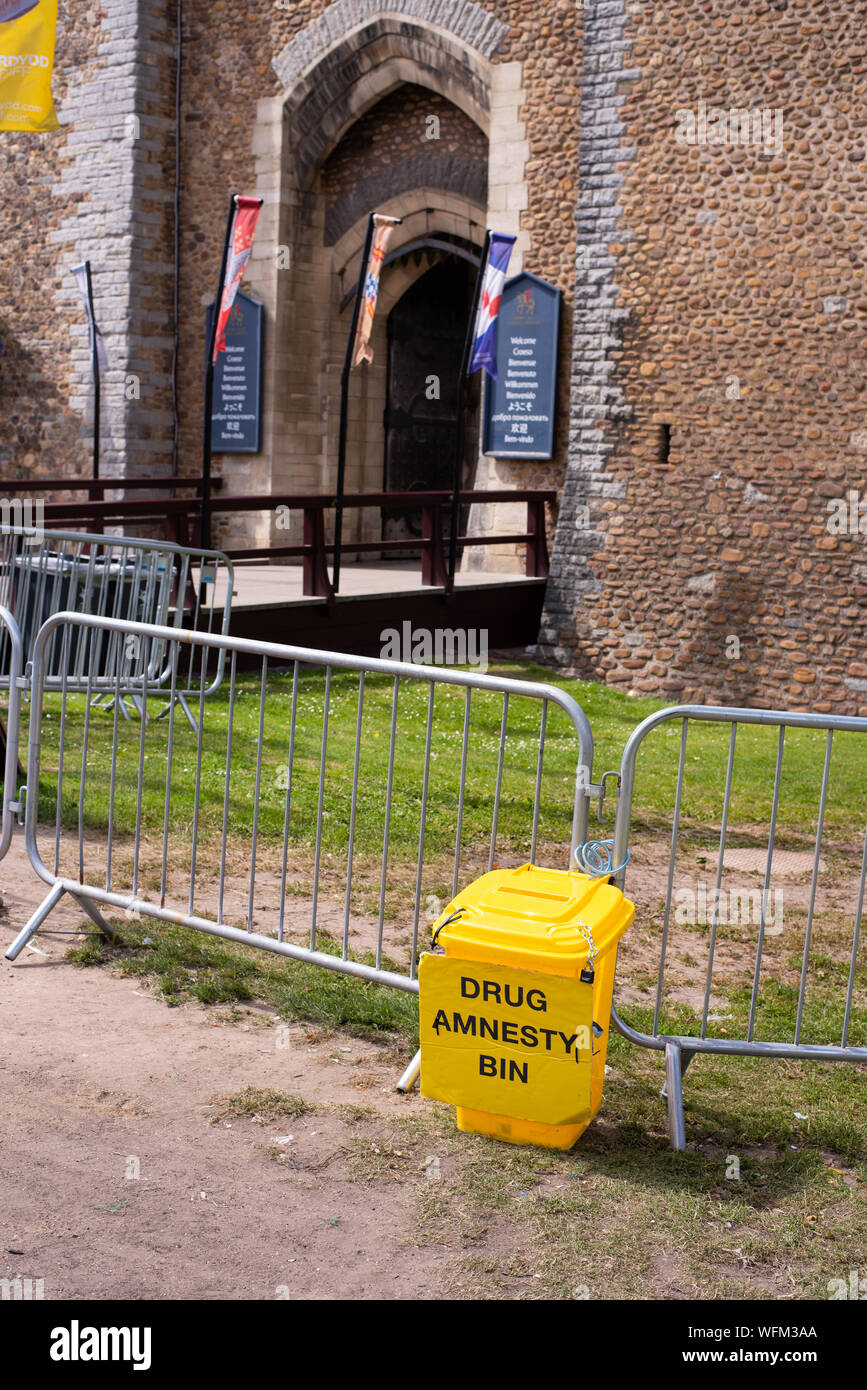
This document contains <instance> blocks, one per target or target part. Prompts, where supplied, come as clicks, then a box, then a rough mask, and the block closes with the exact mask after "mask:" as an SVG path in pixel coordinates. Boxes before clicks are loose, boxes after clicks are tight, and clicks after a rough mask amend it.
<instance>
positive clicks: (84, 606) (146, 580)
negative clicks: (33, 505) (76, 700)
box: [0, 525, 234, 723]
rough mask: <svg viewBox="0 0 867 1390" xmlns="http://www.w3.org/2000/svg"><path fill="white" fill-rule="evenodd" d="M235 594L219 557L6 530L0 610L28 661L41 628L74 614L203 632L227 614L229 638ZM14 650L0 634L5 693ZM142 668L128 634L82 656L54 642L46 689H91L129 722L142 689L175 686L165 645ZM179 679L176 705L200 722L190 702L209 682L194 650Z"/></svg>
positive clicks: (1, 541)
mask: <svg viewBox="0 0 867 1390" xmlns="http://www.w3.org/2000/svg"><path fill="white" fill-rule="evenodd" d="M233 586H234V569H233V566H232V564H231V561H230V560H228V559H227V557H226V556H225V555H223V554H222V553H221V552H219V551H211V550H192V549H187V548H184V547H182V546H179V545H174V544H172V543H170V542H163V541H152V540H146V539H139V538H137V537H130V536H90V535H85V534H79V533H78V532H72V531H44V530H40V529H36V528H28V527H24V526H8V525H2V526H0V605H3V606H5V607H6V608H8V609H9V610H10V612H11V613H12V614H13V616H14V617H15V620H16V622H17V624H18V629H19V631H20V633H21V639H22V642H23V645H24V652H25V658H26V657H27V656H29V653H30V650H31V647H32V645H33V642H34V640H35V637H36V633H37V632H38V630H39V628H40V627H41V625H42V623H43V622H44V621H45V620H46V619H47V618H49V617H50V616H51V615H52V614H53V613H57V612H60V611H62V610H68V609H75V610H77V611H80V612H83V613H92V614H95V615H97V616H100V617H109V618H115V619H118V620H122V621H141V622H150V623H157V624H165V625H167V626H174V627H175V628H182V627H183V628H187V627H189V628H192V629H193V630H195V631H200V632H207V633H212V632H214V630H215V626H216V615H217V614H218V613H220V612H221V613H222V617H221V619H220V622H219V631H220V633H221V634H223V635H225V634H226V633H227V632H228V630H229V622H230V619H231V603H232V592H233ZM118 649H120V651H121V652H122V663H121V656H120V655H119V651H118ZM9 650H10V648H9V639H8V636H7V635H5V634H3V633H2V632H0V689H2V688H3V687H4V686H8V683H9ZM142 660H143V655H142V651H141V649H140V648H139V647H138V646H137V645H136V643H135V642H131V641H129V640H128V634H127V633H125V632H123V631H113V632H109V633H105V634H102V635H101V637H100V639H99V641H98V642H96V643H94V642H89V643H88V647H87V651H86V652H85V646H84V644H83V643H82V642H81V641H79V640H78V638H77V635H76V636H75V638H74V640H73V642H72V645H71V646H70V647H68V648H67V649H65V650H64V649H61V646H60V644H59V643H58V642H55V643H54V644H53V645H52V646H51V648H49V650H48V651H47V652H46V656H45V687H46V689H48V690H58V689H60V687H61V685H63V688H64V689H66V690H67V691H72V690H82V689H84V688H85V687H86V688H87V689H88V691H90V692H91V694H92V695H93V697H94V698H95V700H96V701H97V702H98V701H100V700H103V699H108V700H109V701H112V700H119V701H120V708H121V712H122V713H123V714H124V716H126V717H128V716H127V710H126V701H127V700H130V701H131V702H132V703H133V704H134V705H136V706H137V707H138V708H139V710H140V707H141V690H142V684H143V682H144V684H145V685H146V687H147V690H148V692H149V693H154V692H156V691H158V690H160V689H164V688H165V687H166V686H167V685H168V683H169V679H170V671H169V666H168V662H167V650H166V648H165V646H161V645H160V644H157V643H154V644H152V645H151V647H150V648H149V652H148V665H147V667H144V666H143V664H142ZM119 665H121V667H122V669H121V670H120V680H119V681H118V668H119ZM223 667H224V658H223V657H222V654H221V656H220V659H219V660H218V661H217V663H216V669H215V670H214V673H213V675H212V677H211V680H210V685H209V687H208V689H207V690H206V694H208V695H210V694H212V693H213V692H214V691H215V690H216V689H217V687H218V686H219V684H220V682H221V680H222V677H223ZM177 675H178V680H177V689H176V691H175V696H174V698H175V699H176V700H177V701H178V703H179V704H180V705H181V707H182V708H183V710H184V712H185V714H186V715H187V718H188V719H189V720H190V721H191V722H192V723H194V722H195V721H194V716H193V713H192V710H191V708H190V701H192V700H195V699H197V698H198V695H199V684H200V681H201V680H202V679H203V674H202V672H201V670H197V667H196V661H195V659H194V654H193V652H192V651H191V652H190V653H188V657H187V660H186V662H185V663H184V666H183V668H182V669H181V670H180V671H179V672H177ZM109 707H110V706H109Z"/></svg>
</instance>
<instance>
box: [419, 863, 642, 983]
mask: <svg viewBox="0 0 867 1390" xmlns="http://www.w3.org/2000/svg"><path fill="white" fill-rule="evenodd" d="M455 913H460V915H459V916H456V917H454V920H453V921H450V922H448V925H445V923H446V922H447V920H448V918H450V917H452V916H453V914H455ZM634 917H635V904H634V903H631V902H630V901H629V900H628V898H625V897H624V895H623V893H622V892H621V891H620V889H619V888H616V887H615V886H614V885H613V884H611V883H609V882H608V881H607V879H604V878H594V877H592V876H590V875H588V874H581V873H577V872H571V871H568V870H563V869H540V868H537V867H536V866H535V865H534V864H524V865H522V866H521V868H518V869H494V870H493V871H492V872H491V873H488V874H484V875H483V876H482V877H481V878H479V879H477V880H476V881H475V883H471V884H470V885H469V887H467V888H464V889H463V890H462V891H461V892H460V893H458V895H457V897H455V898H453V899H452V901H451V902H450V903H449V905H448V907H446V909H445V910H444V911H443V912H442V913H441V914H440V917H439V918H438V919H437V922H436V923H435V925H434V933H435V934H436V932H437V927H439V925H440V923H442V924H443V926H442V928H441V930H440V932H439V934H438V936H437V941H438V944H440V945H442V946H444V947H445V949H446V954H447V955H456V956H461V957H463V958H464V959H466V960H477V961H485V960H488V961H490V960H496V961H500V962H501V963H502V964H511V965H514V966H522V967H523V968H524V969H529V970H540V971H543V972H547V973H549V974H554V975H572V974H575V973H577V972H578V971H580V970H581V968H582V967H583V966H584V965H586V963H587V958H588V955H589V953H590V943H591V940H592V944H593V951H594V954H595V955H596V956H598V955H602V954H604V953H605V952H606V951H609V950H610V949H611V948H612V947H613V946H614V945H616V943H617V942H618V941H619V939H620V937H621V936H622V935H623V933H624V932H625V931H626V929H627V927H628V926H629V925H630V924H631V922H632V920H633V918H634Z"/></svg>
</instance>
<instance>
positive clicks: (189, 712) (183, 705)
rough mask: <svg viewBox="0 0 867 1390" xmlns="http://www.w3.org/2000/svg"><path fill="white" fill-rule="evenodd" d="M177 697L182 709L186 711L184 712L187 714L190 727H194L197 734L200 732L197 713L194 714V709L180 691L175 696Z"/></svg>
mask: <svg viewBox="0 0 867 1390" xmlns="http://www.w3.org/2000/svg"><path fill="white" fill-rule="evenodd" d="M175 699H176V700H177V702H178V704H179V705H180V707H181V709H182V710H183V711H184V714H185V715H186V716H187V719H188V720H189V724H190V728H191V729H192V731H193V733H194V734H197V733H198V732H199V721H198V720H197V719H196V717H195V715H194V714H193V711H192V710H191V709H190V707H189V705H188V704H187V702H186V700H185V699H184V697H183V695H181V694H180V693H179V694H177V695H176V696H175Z"/></svg>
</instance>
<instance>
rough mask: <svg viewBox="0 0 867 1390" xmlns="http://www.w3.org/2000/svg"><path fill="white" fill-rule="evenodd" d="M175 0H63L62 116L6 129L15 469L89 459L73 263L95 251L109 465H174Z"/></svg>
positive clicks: (8, 394) (8, 356)
mask: <svg viewBox="0 0 867 1390" xmlns="http://www.w3.org/2000/svg"><path fill="white" fill-rule="evenodd" d="M173 9H174V6H173V5H165V4H158V3H147V0H103V3H102V5H101V6H81V7H79V6H75V5H72V4H64V3H61V6H60V18H59V28H58V45H57V55H56V66H55V77H54V93H55V98H56V105H57V111H58V117H59V119H60V123H61V129H60V130H59V131H58V132H55V133H52V134H47V135H28V134H24V133H21V134H17V133H15V134H8V133H6V132H4V133H2V134H0V147H2V151H3V161H2V165H0V207H2V213H0V217H2V223H3V235H2V236H0V284H2V286H3V290H4V294H3V302H4V305H5V306H6V307H5V308H4V309H3V310H2V311H0V313H2V319H0V322H2V325H3V326H2V328H0V337H2V339H3V354H2V357H0V382H2V387H0V390H2V399H3V405H4V416H5V420H6V422H7V429H6V431H5V432H4V441H3V445H2V449H0V466H2V471H3V473H5V474H6V475H7V476H9V477H13V476H14V477H22V476H25V477H26V476H27V475H28V474H29V473H31V472H32V473H33V474H39V475H42V476H46V475H52V474H56V473H70V474H75V475H77V476H87V474H88V473H89V471H90V467H91V444H90V441H91V428H92V393H91V381H90V354H89V350H88V338H87V330H86V326H85V321H84V315H83V310H82V306H81V302H80V300H79V297H78V292H77V289H76V287H75V282H74V281H73V279H72V277H71V275H70V267H71V266H73V265H74V264H76V263H78V262H80V261H83V260H86V259H89V260H90V261H91V264H92V273H93V281H94V298H95V304H96V315H97V320H98V322H99V324H100V327H101V329H102V332H103V335H104V337H105V340H106V348H107V352H108V358H109V370H108V371H107V372H106V374H105V375H104V377H103V382H102V398H103V399H102V445H103V448H102V463H103V471H104V473H105V474H106V475H118V476H120V475H124V474H133V473H139V474H141V473H151V472H153V471H167V470H168V468H169V467H170V463H171V449H172V443H171V441H172V423H173V417H172V413H171V408H170V407H171V393H170V382H171V353H172V344H173V334H172V325H171V320H170V315H171V286H172V277H173V263H172V254H171V226H172V223H171V200H172V178H173V165H172V155H171V132H172V130H173V126H174V121H173V113H172V105H171V91H172V86H173V80H174V44H173V34H172V31H173V14H172V11H173Z"/></svg>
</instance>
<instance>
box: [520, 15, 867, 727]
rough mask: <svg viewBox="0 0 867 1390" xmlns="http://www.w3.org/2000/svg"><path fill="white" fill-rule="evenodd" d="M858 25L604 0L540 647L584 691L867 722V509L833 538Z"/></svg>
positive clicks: (843, 458) (856, 301) (863, 152)
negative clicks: (565, 437) (595, 682)
mask: <svg viewBox="0 0 867 1390" xmlns="http://www.w3.org/2000/svg"><path fill="white" fill-rule="evenodd" d="M865 26H867V5H865V4H864V3H863V0H856V3H853V4H850V5H846V6H838V5H831V4H822V3H817V0H774V3H764V2H763V0H750V3H749V4H747V3H739V2H738V0H726V3H714V4H708V5H703V6H702V7H701V8H700V9H699V8H698V7H696V6H695V5H691V4H686V3H674V4H669V5H666V6H665V7H658V8H655V7H654V6H653V5H639V4H627V3H625V0H623V3H621V0H606V2H605V3H604V4H598V5H596V6H591V5H588V6H587V14H586V17H585V36H584V42H585V59H584V71H585V85H584V93H583V107H582V124H583V135H582V147H581V166H580V171H579V182H580V190H581V191H580V210H579V219H580V220H579V255H578V265H577V272H576V288H575V312H576V322H577V325H578V331H577V333H576V335H575V349H574V354H573V373H572V440H571V444H570V458H569V469H568V474H567V478H566V484H565V488H564V493H563V500H562V506H561V511H560V518H559V526H558V531H557V541H556V552H555V557H554V565H553V572H552V576H551V582H550V584H549V589H548V599H547V606H546V614H545V620H544V626H543V632H542V640H543V651H544V652H545V654H546V655H548V656H549V657H551V658H552V659H554V660H556V661H557V662H558V663H559V664H561V665H563V666H564V667H566V668H567V669H571V670H573V671H575V672H576V673H578V674H580V675H582V676H585V677H589V678H593V679H603V680H606V681H607V682H608V683H610V684H613V685H616V686H619V687H620V688H624V689H634V690H637V691H640V692H642V693H644V692H646V693H652V694H657V695H661V696H666V697H669V698H672V697H673V698H677V699H683V700H688V699H699V700H704V701H716V700H723V701H725V702H728V703H731V702H742V703H747V704H760V705H767V704H782V705H786V706H792V705H796V706H808V707H813V708H817V709H819V710H829V709H832V708H833V709H834V710H843V711H847V712H860V713H862V714H867V679H865V678H867V664H865V638H867V607H865V603H864V600H865V598H867V566H865V560H867V554H865V548H864V547H865V536H864V532H867V516H865V520H864V523H863V528H862V532H861V533H858V521H859V516H864V514H865V513H867V506H865V507H864V508H863V509H862V511H861V513H860V514H859V513H857V500H856V519H855V523H854V534H853V526H852V522H851V507H850V509H849V511H850V517H849V525H848V533H844V534H836V533H835V532H834V531H833V529H832V530H831V531H829V521H831V520H832V517H831V514H830V513H829V503H831V502H833V500H834V499H843V498H844V497H846V495H847V493H848V492H850V491H854V492H855V493H856V495H857V499H858V500H863V499H864V498H865V496H867V486H865V485H867V453H865V448H867V432H865V394H864V368H865V343H864V327H865V317H867V298H865V293H864V283H863V264H864V225H865V214H867V189H865V159H867V148H865V145H867V141H865V127H864V110H865V95H867V81H865V74H867V64H865V53H867V48H865ZM594 73H597V74H599V75H600V76H601V85H598V86H597V87H596V89H595V91H594V90H593V89H592V88H591V87H590V85H589V80H588V79H589V78H590V77H591V76H592V75H593V74H594ZM702 103H704V107H702ZM714 108H717V109H718V110H719V111H721V112H723V113H724V114H725V116H726V118H727V119H726V121H723V120H722V119H720V118H719V117H715V116H710V118H709V117H708V113H709V112H712V111H713V109H714ZM762 110H766V111H767V112H768V119H767V120H766V122H765V124H764V125H757V124H756V123H755V121H754V120H751V122H750V124H749V125H746V126H745V125H744V122H743V115H742V114H741V113H747V112H759V113H761V111H762ZM730 111H733V112H737V113H739V114H738V115H737V116H736V117H735V118H731V117H729V114H728V113H729V112H730ZM688 112H691V113H693V118H694V121H695V127H694V129H692V128H691V127H690V123H689V120H688V119H687V113H688ZM777 112H779V113H780V115H781V120H782V126H781V127H780V126H779V125H778V124H777V116H776V113H777ZM702 115H703V117H704V134H705V137H707V132H708V119H710V121H711V128H712V129H713V138H714V139H716V138H719V139H720V143H699V141H700V139H701V134H702V127H701V124H700V122H701V118H702ZM690 134H692V136H693V139H694V141H695V143H689V137H690ZM778 135H781V139H778ZM746 137H748V138H746ZM758 137H760V139H758V143H756V140H757V138H758ZM723 141H724V142H723ZM762 146H766V148H762Z"/></svg>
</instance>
